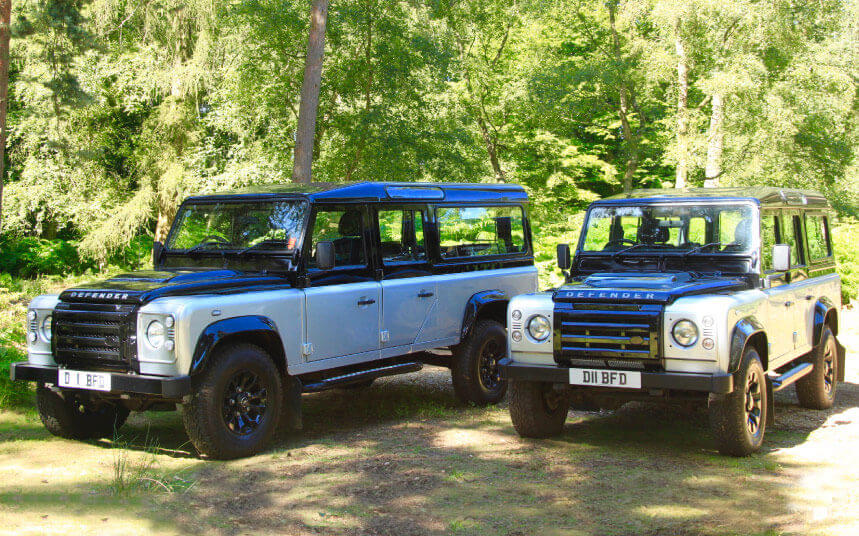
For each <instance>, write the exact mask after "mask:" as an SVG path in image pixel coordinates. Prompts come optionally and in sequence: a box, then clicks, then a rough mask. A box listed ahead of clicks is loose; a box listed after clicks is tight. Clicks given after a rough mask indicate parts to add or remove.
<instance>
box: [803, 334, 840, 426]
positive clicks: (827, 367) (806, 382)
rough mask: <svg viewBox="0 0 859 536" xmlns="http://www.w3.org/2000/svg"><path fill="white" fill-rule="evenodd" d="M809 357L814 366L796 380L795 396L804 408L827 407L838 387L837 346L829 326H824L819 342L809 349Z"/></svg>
mask: <svg viewBox="0 0 859 536" xmlns="http://www.w3.org/2000/svg"><path fill="white" fill-rule="evenodd" d="M811 357H812V359H811V363H812V364H813V365H814V368H813V369H812V370H811V372H810V373H809V374H807V375H806V376H805V377H803V378H800V379H799V380H798V381H797V382H796V397H797V398H798V399H799V404H800V405H801V406H802V407H804V408H810V409H829V408H831V407H832V405H833V404H834V403H835V392H836V390H837V389H838V348H837V346H836V343H835V335H834V334H833V333H832V330H831V329H829V326H824V328H823V333H822V334H821V336H820V344H818V345H817V347H816V348H815V349H814V350H812V351H811Z"/></svg>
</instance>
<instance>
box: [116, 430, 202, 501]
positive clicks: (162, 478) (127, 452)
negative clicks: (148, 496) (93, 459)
mask: <svg viewBox="0 0 859 536" xmlns="http://www.w3.org/2000/svg"><path fill="white" fill-rule="evenodd" d="M115 444H116V448H114V449H113V451H112V453H113V458H112V463H111V469H112V472H111V480H110V483H109V484H108V489H109V491H110V493H111V494H112V495H116V496H127V495H131V494H134V493H139V492H156V493H157V492H164V493H187V492H188V491H190V490H191V489H192V488H193V487H194V486H195V485H196V481H195V480H193V479H191V478H188V477H187V475H186V474H185V472H183V471H180V472H176V471H167V470H163V469H161V467H160V464H159V461H158V454H159V453H160V452H161V448H160V447H159V445H158V442H157V441H155V440H150V439H149V435H148V433H147V437H146V439H145V441H144V445H143V448H142V449H140V448H138V447H135V448H134V449H131V448H130V444H129V443H127V442H124V441H121V440H115ZM140 450H142V452H138V451H140Z"/></svg>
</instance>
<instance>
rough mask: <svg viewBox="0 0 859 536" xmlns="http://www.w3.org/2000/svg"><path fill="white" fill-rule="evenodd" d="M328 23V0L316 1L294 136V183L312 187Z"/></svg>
mask: <svg viewBox="0 0 859 536" xmlns="http://www.w3.org/2000/svg"><path fill="white" fill-rule="evenodd" d="M327 22H328V0H313V4H312V5H311V7H310V31H309V33H308V38H307V58H306V59H305V61H304V82H303V84H302V86H301V104H300V105H299V108H298V129H297V131H296V134H295V159H294V162H293V167H292V180H293V182H301V183H305V184H309V183H310V181H311V169H312V165H313V143H314V137H315V134H316V113H317V110H318V108H319V86H320V84H321V83H322V59H323V55H324V53H325V25H326V24H327Z"/></svg>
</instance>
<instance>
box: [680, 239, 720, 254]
mask: <svg viewBox="0 0 859 536" xmlns="http://www.w3.org/2000/svg"><path fill="white" fill-rule="evenodd" d="M716 246H718V247H722V243H721V242H710V243H708V244H702V245H700V246H695V247H694V248H692V249H690V250H689V251H687V252H685V253H684V254H683V256H684V257H686V256H687V255H692V254H693V253H699V252H701V251H704V250H705V249H707V248H712V247H716Z"/></svg>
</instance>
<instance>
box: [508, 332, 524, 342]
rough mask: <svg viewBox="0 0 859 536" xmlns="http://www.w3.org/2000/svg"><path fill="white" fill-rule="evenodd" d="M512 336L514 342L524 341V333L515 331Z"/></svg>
mask: <svg viewBox="0 0 859 536" xmlns="http://www.w3.org/2000/svg"><path fill="white" fill-rule="evenodd" d="M510 337H511V338H512V339H513V342H521V341H522V333H520V332H518V331H514V332H513V334H512V335H510Z"/></svg>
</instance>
